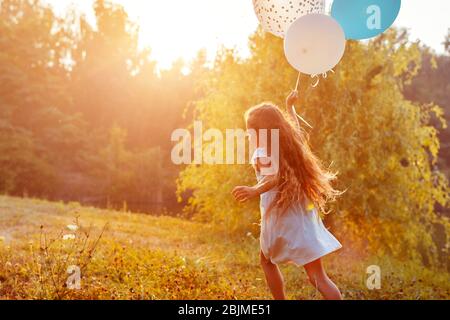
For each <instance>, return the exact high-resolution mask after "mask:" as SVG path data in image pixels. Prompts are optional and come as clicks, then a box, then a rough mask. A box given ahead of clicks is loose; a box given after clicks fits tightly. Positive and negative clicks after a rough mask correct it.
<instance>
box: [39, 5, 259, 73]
mask: <svg viewBox="0 0 450 320" xmlns="http://www.w3.org/2000/svg"><path fill="white" fill-rule="evenodd" d="M47 2H49V3H51V5H52V6H53V7H54V8H55V10H56V11H57V12H58V13H61V14H63V13H64V11H65V10H66V9H67V8H68V7H69V6H74V7H75V8H76V9H77V10H80V11H81V12H83V13H85V14H86V15H87V17H88V18H89V19H90V20H91V21H92V20H93V12H92V1H91V0H84V1H73V0H57V1H56V0H47ZM114 2H116V3H119V4H121V5H123V6H124V8H125V9H126V11H127V13H128V14H129V16H130V18H131V20H132V21H135V22H137V23H138V25H139V26H140V45H141V47H150V48H151V51H152V58H153V59H155V60H156V61H157V62H158V64H159V66H160V67H162V68H168V67H170V65H171V64H172V63H173V61H175V60H177V59H179V58H182V59H183V60H185V61H189V60H190V59H192V58H193V57H195V56H196V54H197V52H198V51H199V50H201V49H206V50H207V52H208V56H209V57H210V58H212V57H214V54H215V52H216V50H217V48H218V47H219V46H221V45H224V46H226V47H228V48H236V49H237V50H238V51H239V52H240V53H241V54H242V55H246V54H247V53H248V48H247V41H248V36H249V35H250V34H251V33H252V32H253V31H254V30H255V29H256V27H257V25H258V21H257V19H256V17H255V15H254V13H253V6H252V2H251V1H242V0H227V1H217V0H215V1H214V0H196V1H185V0H172V1H142V0H131V1H130V0H126V1H125V0H116V1H114Z"/></svg>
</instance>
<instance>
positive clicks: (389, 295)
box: [0, 197, 450, 299]
mask: <svg viewBox="0 0 450 320" xmlns="http://www.w3.org/2000/svg"><path fill="white" fill-rule="evenodd" d="M71 225H77V226H78V229H77V230H74V228H73V226H72V227H68V226H71ZM70 229H72V230H70ZM68 235H70V236H68ZM64 239H65V240H64ZM258 256H259V255H258V239H256V238H254V237H253V236H252V235H251V233H248V234H247V233H243V234H237V235H233V236H231V235H228V234H227V232H226V231H224V230H221V229H220V228H219V227H213V226H211V225H207V224H201V223H195V222H190V221H186V220H183V219H177V218H172V217H164V216H163V217H154V216H149V215H143V214H134V213H125V212H116V211H108V210H100V209H94V208H87V207H82V206H80V205H79V204H75V203H73V204H63V203H52V202H46V201H41V200H33V199H18V198H11V197H0V299H270V298H271V296H270V293H269V291H268V289H267V287H266V284H265V280H264V275H263V273H262V271H261V269H260V267H259V260H258V259H259V258H258ZM325 264H326V267H327V269H328V271H329V274H330V276H331V277H332V278H333V280H335V281H336V282H337V284H338V285H339V286H340V288H341V290H342V291H343V295H344V298H346V299H449V298H450V281H449V280H450V278H449V274H448V273H445V272H442V271H441V272H439V271H434V270H429V269H426V268H423V267H420V266H416V265H413V264H410V263H407V262H406V263H405V262H401V263H400V262H396V261H393V260H392V259H388V258H384V259H380V258H361V257H360V256H359V255H356V254H352V253H350V252H349V251H345V250H343V251H341V252H339V253H336V254H334V255H332V256H330V257H328V258H327V259H326V260H325ZM373 264H376V265H379V266H380V267H381V270H382V281H381V289H380V290H369V289H368V288H367V286H366V278H367V277H368V275H367V274H366V269H367V267H368V266H370V265H373ZM72 265H75V266H79V267H80V269H81V276H82V277H81V289H79V290H76V289H70V288H68V287H67V285H66V281H67V278H68V276H69V274H68V273H67V270H68V267H69V266H72ZM282 270H283V273H284V275H285V279H286V282H287V292H288V296H289V298H290V299H320V295H319V294H318V293H317V292H316V291H315V290H314V289H312V288H311V287H310V286H309V284H308V282H307V279H306V275H305V272H304V271H303V270H302V269H301V268H298V267H295V266H283V268H282Z"/></svg>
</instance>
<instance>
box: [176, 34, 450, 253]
mask: <svg viewBox="0 0 450 320" xmlns="http://www.w3.org/2000/svg"><path fill="white" fill-rule="evenodd" d="M250 48H251V57H250V58H249V59H245V60H242V59H239V58H238V57H237V55H236V54H235V53H234V52H233V51H230V50H225V51H223V52H222V54H221V55H219V56H218V58H217V60H216V62H215V66H214V69H213V70H211V72H210V73H209V74H208V75H207V77H206V80H205V86H204V90H205V92H206V96H205V97H204V98H203V99H200V100H199V101H197V103H196V113H197V115H198V118H199V119H200V120H202V121H203V125H204V127H205V130H206V129H207V128H208V127H213V128H219V129H221V130H224V129H226V128H236V127H240V128H243V127H244V122H243V114H244V112H245V110H246V109H247V108H248V107H250V106H252V105H255V104H257V103H260V102H261V101H267V100H271V101H274V102H275V103H277V104H279V105H282V104H283V103H284V98H285V96H286V95H287V94H288V93H289V91H290V90H291V89H292V88H293V86H294V84H295V80H296V77H297V74H296V72H295V71H294V70H293V69H292V68H291V67H290V66H289V65H288V64H287V63H286V62H285V58H284V54H283V46H282V41H280V40H279V39H276V38H275V37H273V36H271V35H268V34H263V33H261V32H258V33H256V34H255V35H254V36H253V37H252V38H251V42H250ZM420 59H421V55H420V50H419V48H418V46H417V45H415V44H410V43H409V42H408V41H407V37H406V36H405V35H404V34H400V35H399V34H398V33H397V32H390V33H387V34H385V35H383V36H381V37H379V38H377V39H376V40H374V41H372V42H370V43H369V44H361V43H358V42H353V41H350V42H349V43H348V47H347V51H346V54H345V57H344V59H343V61H342V62H341V63H340V65H339V66H338V67H337V68H336V70H335V74H330V76H329V77H328V78H327V79H322V80H320V85H319V86H318V88H316V89H313V88H312V87H311V82H310V79H308V78H307V77H303V76H302V78H301V90H300V92H301V96H302V98H301V103H300V105H301V109H302V113H303V114H304V116H305V117H306V119H308V120H309V121H310V122H311V123H313V125H314V127H315V128H314V130H312V131H311V133H310V142H311V144H312V146H313V150H315V152H316V153H317V154H318V155H319V157H320V158H321V159H323V161H324V163H325V165H331V169H332V170H335V171H338V172H339V182H338V185H337V187H338V188H339V189H340V190H347V191H346V192H345V194H344V195H343V196H342V198H341V199H339V200H338V202H337V203H335V204H332V206H331V207H332V209H333V211H334V214H333V215H330V216H328V217H327V221H328V223H330V224H331V225H333V227H334V229H335V230H336V232H337V234H338V235H339V236H340V239H342V240H343V241H344V242H345V243H347V244H352V246H356V244H359V245H360V246H361V248H364V251H365V252H371V253H378V254H392V255H395V256H398V257H401V258H415V259H420V255H419V254H418V251H417V249H418V247H419V246H421V247H423V248H425V249H424V250H422V252H424V253H425V255H426V256H427V257H429V258H430V259H434V258H435V257H436V252H437V249H436V246H435V245H434V243H433V241H432V230H433V223H439V224H442V225H445V226H446V228H447V232H448V230H449V229H448V221H447V220H446V219H444V218H440V217H439V216H437V215H436V214H435V212H434V205H435V204H436V203H440V204H442V205H445V204H446V203H447V201H448V185H447V181H446V179H445V177H444V175H442V174H441V173H440V172H438V171H436V170H434V169H433V168H432V166H431V165H430V163H435V161H436V157H437V154H438V150H439V141H438V139H437V136H436V129H435V128H433V127H432V126H430V125H429V124H428V120H429V116H430V114H432V113H436V114H438V115H440V114H441V109H439V108H438V107H437V106H419V105H417V104H414V103H412V102H410V101H408V100H406V99H405V98H404V96H403V94H402V88H403V86H404V84H405V83H407V82H408V81H410V80H411V79H412V78H413V77H414V75H415V74H416V73H417V70H418V69H419V68H420V62H421V60H420ZM244 75H245V76H244ZM243 183H247V184H252V183H254V177H253V173H252V172H251V170H250V168H248V167H243V166H207V165H200V166H197V165H196V166H194V165H193V166H189V167H187V168H186V169H185V170H184V171H183V172H182V173H181V175H180V180H179V190H178V192H179V194H180V195H181V194H182V193H183V192H187V191H189V190H191V191H192V193H193V195H192V197H190V199H189V204H190V206H189V209H191V210H193V211H194V212H196V217H197V218H198V219H204V220H208V221H217V222H220V223H222V224H224V223H225V224H226V225H227V227H228V229H230V230H239V229H240V230H242V228H249V226H250V225H251V223H254V222H256V221H257V219H258V218H257V217H258V215H259V213H258V211H257V205H256V202H255V203H253V204H252V205H251V206H247V207H242V206H239V205H236V204H235V202H234V201H233V200H232V199H231V197H230V192H231V190H232V188H233V187H234V186H236V185H241V184H243Z"/></svg>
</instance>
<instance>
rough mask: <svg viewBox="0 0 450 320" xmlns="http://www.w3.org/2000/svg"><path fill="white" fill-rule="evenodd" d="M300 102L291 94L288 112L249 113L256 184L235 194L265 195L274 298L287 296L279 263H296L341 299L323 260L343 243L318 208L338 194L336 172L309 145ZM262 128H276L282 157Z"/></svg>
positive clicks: (264, 236)
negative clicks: (300, 119)
mask: <svg viewBox="0 0 450 320" xmlns="http://www.w3.org/2000/svg"><path fill="white" fill-rule="evenodd" d="M297 100H298V93H297V92H296V91H294V92H292V93H291V94H290V95H289V97H288V98H287V100H286V107H287V109H288V112H287V113H288V115H287V116H285V114H284V113H283V112H282V111H281V110H279V109H278V108H277V107H276V106H274V105H273V104H271V103H263V104H261V105H258V106H256V107H253V108H251V109H250V110H248V111H247V113H246V114H245V120H246V123H247V129H248V130H250V129H252V131H253V132H256V135H250V139H251V140H252V139H256V141H250V143H251V144H252V145H256V146H257V148H256V150H255V152H254V155H253V158H252V164H253V165H254V168H255V171H256V176H257V179H258V184H257V185H255V186H253V187H241V186H240V187H236V188H235V189H234V190H233V192H232V193H233V196H234V197H235V198H236V200H237V201H240V202H246V201H248V200H250V199H252V198H255V197H258V196H261V205H260V207H261V235H260V245H261V253H260V256H261V266H262V268H263V270H264V273H265V276H266V280H267V284H268V286H269V288H270V290H271V292H272V295H273V297H274V298H275V299H280V300H284V299H285V298H286V296H285V292H284V280H283V276H282V274H281V272H280V269H279V268H278V264H280V263H295V264H297V265H300V266H304V267H305V270H306V273H307V274H308V278H309V280H310V282H311V284H312V285H313V286H314V287H315V288H316V289H317V290H319V292H320V293H321V294H322V295H323V297H324V298H325V299H327V300H341V299H342V297H341V293H340V292H339V289H338V288H337V287H336V285H335V284H334V283H333V282H332V281H331V280H330V278H328V276H327V274H326V273H325V270H324V268H323V266H322V262H321V258H322V257H324V256H326V255H328V254H329V253H331V252H334V251H336V250H338V249H340V248H341V247H342V246H341V244H340V243H339V241H337V240H336V238H335V237H334V236H333V235H332V234H331V233H330V232H329V231H328V230H327V229H326V228H325V226H324V225H323V223H322V220H321V219H320V216H319V213H318V210H317V209H316V208H318V209H319V210H324V206H325V204H326V202H327V201H330V200H334V199H335V198H336V196H338V195H339V194H340V193H339V192H338V191H336V190H335V189H333V187H332V186H331V181H332V180H333V179H334V178H335V175H332V174H330V173H329V172H327V171H326V170H324V169H323V168H322V166H321V165H320V162H319V160H318V159H317V158H316V157H315V156H314V155H313V153H312V152H311V150H310V148H309V146H308V143H307V141H306V139H305V137H304V134H303V132H302V129H301V127H300V124H299V122H298V118H297V116H296V113H295V110H294V109H293V108H292V107H293V106H294V105H295V103H296V101H297ZM291 110H292V111H291ZM261 129H266V130H267V131H268V132H270V131H271V130H272V129H278V133H279V141H276V142H277V143H278V147H279V157H278V159H276V157H271V156H269V154H271V152H272V151H271V149H272V150H274V148H272V147H273V146H272V145H271V142H270V141H268V143H266V142H265V141H260V139H259V138H258V137H259V134H258V131H259V130H261ZM268 135H269V136H270V134H268ZM261 140H262V139H261ZM273 143H275V142H273ZM274 161H276V162H277V163H276V165H275V166H274V163H273V162H274ZM269 166H270V167H272V168H273V167H275V168H277V169H276V171H273V173H271V174H268V172H270V170H264V169H267V168H268V167H269ZM263 172H264V173H263Z"/></svg>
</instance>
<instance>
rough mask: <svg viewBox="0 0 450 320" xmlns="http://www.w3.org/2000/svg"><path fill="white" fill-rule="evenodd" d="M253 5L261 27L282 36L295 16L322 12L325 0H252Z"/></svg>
mask: <svg viewBox="0 0 450 320" xmlns="http://www.w3.org/2000/svg"><path fill="white" fill-rule="evenodd" d="M253 7H254V8H255V13H256V15H257V16H258V20H259V22H260V23H261V26H262V27H263V29H264V30H266V31H268V32H270V33H273V34H274V35H276V36H278V37H281V38H283V37H284V35H285V33H286V31H287V29H288V28H289V26H290V25H291V23H292V22H294V21H295V20H296V19H297V18H299V17H301V16H304V15H306V14H310V13H324V12H325V0H253Z"/></svg>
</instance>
